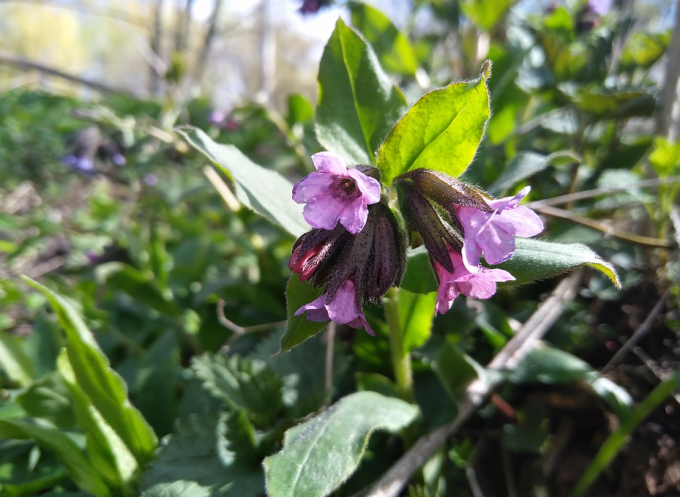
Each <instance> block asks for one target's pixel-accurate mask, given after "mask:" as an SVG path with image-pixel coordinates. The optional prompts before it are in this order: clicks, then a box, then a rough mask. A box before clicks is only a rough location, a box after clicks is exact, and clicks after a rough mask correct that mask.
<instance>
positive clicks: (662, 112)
mask: <svg viewBox="0 0 680 497" xmlns="http://www.w3.org/2000/svg"><path fill="white" fill-rule="evenodd" d="M679 53H680V0H678V2H677V3H676V4H675V26H674V27H673V34H672V35H671V41H670V44H669V45H668V50H667V51H666V74H665V76H664V79H663V88H662V92H663V93H662V96H661V108H659V112H658V114H657V121H656V132H657V134H659V135H662V136H665V137H668V138H669V139H670V140H671V141H674V140H675V139H677V126H673V111H674V110H675V108H676V107H677V105H678V102H677V100H678V80H680V56H678V54H679ZM671 135H674V136H671Z"/></svg>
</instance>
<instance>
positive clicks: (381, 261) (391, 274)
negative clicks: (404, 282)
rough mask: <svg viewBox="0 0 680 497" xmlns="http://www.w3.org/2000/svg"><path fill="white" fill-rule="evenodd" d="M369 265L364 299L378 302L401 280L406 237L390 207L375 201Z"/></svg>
mask: <svg viewBox="0 0 680 497" xmlns="http://www.w3.org/2000/svg"><path fill="white" fill-rule="evenodd" d="M372 210H374V211H375V213H376V214H375V236H374V240H373V253H374V255H373V266H372V267H371V268H370V271H369V274H368V278H369V280H368V282H367V285H366V288H367V295H366V299H367V300H368V301H371V302H379V301H380V297H382V296H383V295H384V294H385V292H387V290H388V289H389V288H390V287H392V286H397V285H398V284H399V283H400V282H401V277H402V276H403V275H404V269H405V267H406V237H405V235H404V232H403V230H402V229H401V228H400V227H399V223H398V222H397V218H396V217H395V216H394V214H393V213H392V211H391V210H390V208H389V207H388V206H387V205H385V204H383V203H380V204H376V205H375V207H373V208H372Z"/></svg>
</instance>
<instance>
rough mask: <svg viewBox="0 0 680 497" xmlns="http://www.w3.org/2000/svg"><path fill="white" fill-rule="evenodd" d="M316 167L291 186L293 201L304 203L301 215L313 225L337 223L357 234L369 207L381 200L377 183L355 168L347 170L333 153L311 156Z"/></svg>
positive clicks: (325, 227) (327, 226) (330, 228)
mask: <svg viewBox="0 0 680 497" xmlns="http://www.w3.org/2000/svg"><path fill="white" fill-rule="evenodd" d="M312 161H313V162H314V166H315V167H316V169H317V170H316V172H313V173H311V174H309V175H307V176H306V177H304V178H302V180H300V181H299V182H298V183H297V184H296V185H295V186H294V187H293V200H295V202H297V203H298V204H307V205H305V208H304V210H303V211H302V215H303V216H304V218H305V219H306V220H307V222H308V223H309V224H310V226H312V227H313V228H317V229H325V230H332V229H333V228H335V226H336V224H337V223H338V222H340V224H342V225H343V226H344V227H345V228H347V231H349V232H350V233H352V234H353V235H356V234H357V233H359V232H360V231H361V230H362V229H363V227H364V225H365V224H366V219H367V217H368V206H369V205H371V204H375V203H377V202H379V201H380V183H379V182H378V180H376V179H374V178H371V177H369V176H366V175H365V174H364V173H362V172H361V171H359V170H358V169H355V168H353V169H347V167H346V166H345V164H344V163H343V161H342V159H341V158H340V157H339V156H337V155H335V154H334V153H332V152H321V153H318V154H314V155H313V156H312Z"/></svg>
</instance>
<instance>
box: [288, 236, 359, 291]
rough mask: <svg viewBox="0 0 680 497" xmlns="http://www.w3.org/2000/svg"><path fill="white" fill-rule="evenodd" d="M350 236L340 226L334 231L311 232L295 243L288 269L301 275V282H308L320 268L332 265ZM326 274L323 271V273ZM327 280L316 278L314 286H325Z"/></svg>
mask: <svg viewBox="0 0 680 497" xmlns="http://www.w3.org/2000/svg"><path fill="white" fill-rule="evenodd" d="M350 236H351V235H350V233H349V232H348V231H347V230H346V229H345V228H344V227H343V226H342V225H340V224H338V225H337V226H336V227H335V229H332V230H323V229H314V230H312V231H309V232H307V233H305V234H304V235H302V236H301V237H300V238H298V239H297V240H296V241H295V244H294V245H293V255H291V257H290V260H289V261H288V267H289V268H290V269H291V271H293V272H295V273H298V274H299V275H300V280H301V281H307V280H308V279H309V278H311V277H312V276H314V275H315V274H316V272H317V270H319V269H320V268H324V267H326V266H329V265H332V262H333V259H334V258H335V256H336V254H337V252H338V249H339V248H340V247H341V246H343V245H346V243H347V239H348V238H349V237H350ZM326 272H327V271H323V270H322V271H321V273H326ZM325 279H326V278H324V277H323V276H322V277H321V278H315V285H314V286H318V285H320V284H324V283H325Z"/></svg>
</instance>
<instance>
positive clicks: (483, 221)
mask: <svg viewBox="0 0 680 497" xmlns="http://www.w3.org/2000/svg"><path fill="white" fill-rule="evenodd" d="M530 190H531V187H529V186H527V187H526V188H524V189H522V191H520V192H519V193H518V194H517V195H515V196H514V197H505V198H501V199H497V200H489V201H487V203H488V204H489V207H491V208H492V209H494V210H493V212H483V211H480V210H477V209H475V208H473V207H465V206H459V205H456V206H454V208H455V210H456V214H457V216H458V220H459V221H460V223H461V224H462V225H463V228H464V231H465V233H464V238H465V243H464V244H463V252H462V255H463V262H464V263H465V267H466V268H467V269H468V270H470V271H472V272H476V271H477V270H478V268H479V260H480V259H481V257H482V252H483V253H484V259H486V262H488V263H489V264H492V265H493V264H500V263H501V262H504V261H507V260H508V259H510V257H512V254H513V253H514V252H515V236H521V237H530V236H534V235H538V234H539V233H540V232H541V231H543V222H541V220H540V218H539V217H538V216H537V215H536V213H535V212H534V211H532V210H531V209H529V208H527V207H518V206H517V204H519V203H520V201H521V200H522V199H523V198H524V197H526V195H527V194H528V193H529V191H530Z"/></svg>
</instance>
